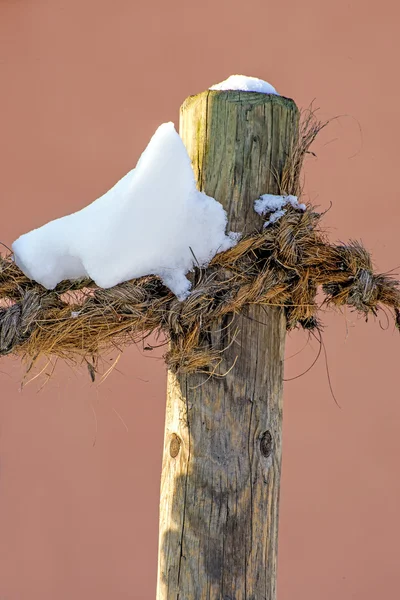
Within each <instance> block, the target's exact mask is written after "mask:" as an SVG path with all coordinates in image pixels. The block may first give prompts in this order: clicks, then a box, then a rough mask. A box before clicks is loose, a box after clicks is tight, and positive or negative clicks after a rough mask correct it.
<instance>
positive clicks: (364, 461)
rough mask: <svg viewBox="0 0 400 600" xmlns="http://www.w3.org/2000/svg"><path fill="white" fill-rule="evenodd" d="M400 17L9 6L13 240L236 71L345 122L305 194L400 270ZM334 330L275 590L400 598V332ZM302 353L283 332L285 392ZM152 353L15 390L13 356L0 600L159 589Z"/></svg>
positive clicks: (290, 457)
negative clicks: (101, 374) (97, 376)
mask: <svg viewBox="0 0 400 600" xmlns="http://www.w3.org/2000/svg"><path fill="white" fill-rule="evenodd" d="M397 6H398V5H397V3H396V2H394V1H393V2H390V1H388V0H383V1H381V2H379V3H372V4H371V6H370V7H367V3H365V2H363V1H362V0H339V1H338V2H323V1H322V2H321V0H318V1H317V0H303V1H302V2H299V1H293V0H292V1H291V2H268V1H266V0H263V1H261V0H249V1H248V2H239V1H237V0H230V1H227V0H225V1H221V0H213V1H211V0H203V2H201V3H199V2H197V3H194V2H191V1H190V0H189V1H186V2H183V1H182V0H171V1H170V2H162V1H161V0H158V1H155V2H154V1H153V2H133V1H132V0H131V1H128V0H113V2H106V1H105V0H96V1H95V0H69V1H66V0H52V1H51V2H49V1H45V0H35V1H34V2H29V1H28V0H2V1H1V3H0V85H1V94H0V190H1V224H0V239H1V241H3V242H4V243H6V244H7V245H10V243H11V242H12V241H13V240H14V239H15V238H16V237H17V236H18V235H19V234H21V233H23V232H25V231H27V230H29V229H31V228H33V227H36V226H39V225H41V224H42V223H43V222H45V221H47V220H50V219H52V218H54V217H58V216H61V215H63V214H65V213H67V212H71V211H73V210H76V209H79V208H81V207H83V206H84V205H85V204H87V203H88V202H89V201H91V200H93V199H94V198H96V197H97V196H98V195H100V194H101V193H102V192H104V191H105V190H106V189H108V188H109V187H110V186H111V185H112V184H113V183H115V181H116V180H117V179H118V178H119V177H121V176H122V175H124V174H125V173H126V172H127V171H128V170H129V169H130V168H132V167H133V166H134V165H135V163H136V160H137V158H138V157H139V155H140V152H141V151H142V150H143V148H144V147H145V144H146V142H147V141H148V139H149V138H150V136H151V135H152V133H153V132H154V130H155V128H156V127H157V126H158V125H159V124H160V123H161V122H163V121H167V120H173V121H175V123H177V122H178V109H179V106H180V104H181V102H182V101H183V100H184V99H185V97H186V96H188V95H190V94H193V93H196V92H199V91H202V90H203V89H205V88H207V87H208V86H209V85H211V84H212V83H215V82H218V81H220V80H221V79H224V78H226V77H227V76H228V75H230V74H232V73H235V72H239V73H245V74H249V75H254V76H258V77H261V78H264V79H267V80H269V81H270V82H271V83H273V85H275V86H276V87H277V89H278V90H279V91H280V92H281V93H282V94H284V95H287V96H291V97H293V98H294V99H295V100H296V102H297V103H298V105H299V106H300V107H305V106H307V105H308V104H309V103H310V102H311V101H312V100H313V99H315V105H316V106H319V107H320V114H321V117H333V116H337V115H343V116H342V117H341V118H339V119H337V120H336V121H334V122H333V123H332V125H331V126H330V128H329V129H328V130H327V131H325V132H324V133H323V134H322V135H321V137H320V139H319V140H318V142H317V143H316V145H315V148H314V150H315V151H316V153H317V157H316V158H315V157H311V156H310V158H309V160H308V162H307V166H306V192H307V195H308V199H309V200H311V201H313V202H314V203H317V204H319V205H320V206H321V207H322V208H323V209H326V208H328V207H329V206H330V203H332V208H331V209H330V211H329V212H328V213H327V215H326V218H325V223H326V224H327V226H329V227H330V229H331V235H332V239H341V240H346V239H348V238H349V237H352V238H361V239H362V240H363V241H364V243H365V244H366V245H367V247H368V248H369V249H370V250H372V251H373V253H374V256H375V260H376V264H377V265H378V266H379V268H380V269H381V270H389V269H392V268H396V267H398V265H399V264H400V244H399V235H398V220H399V217H400V214H399V209H398V194H399V192H398V161H399V152H398V140H399V138H400V121H399V116H398V115H399V108H398V107H399V104H400V85H399V78H398V59H399V41H398V18H399V11H398V9H397ZM324 322H325V324H326V330H325V332H324V336H323V339H324V344H325V348H326V352H327V356H328V358H327V360H326V359H325V356H324V353H322V354H321V357H320V359H319V360H318V362H317V363H316V365H315V366H314V367H313V369H312V370H311V371H309V372H308V373H306V374H305V375H304V376H303V377H301V378H297V379H294V380H292V381H288V382H287V383H286V387H285V423H284V461H283V482H282V494H281V529H280V554H279V583H278V590H279V599H280V600H292V599H294V598H296V600H337V599H338V598H340V600H350V599H352V600H353V599H357V600H376V599H377V598H379V599H380V598H384V599H385V600H397V599H398V597H399V586H400V575H399V571H398V570H399V556H398V554H399V552H398V540H399V534H400V527H399V524H400V517H399V502H400V483H399V481H400V479H399V467H398V465H399V451H400V439H399V427H400V402H399V392H398V372H399V367H398V365H399V362H398V360H399V348H400V338H399V336H398V334H397V332H396V331H395V330H394V327H393V325H392V324H390V325H389V326H388V325H387V321H386V319H385V315H384V314H382V315H380V319H379V320H376V321H375V322H374V321H373V320H372V321H371V322H370V323H369V324H368V325H365V324H364V323H363V322H362V321H360V320H359V319H357V318H356V317H355V316H354V315H353V314H352V313H350V312H346V313H345V314H344V315H332V314H326V315H324ZM384 329H386V330H384ZM306 343H307V337H306V336H305V335H304V334H302V333H301V332H299V333H294V334H292V335H291V336H290V339H289V343H288V352H287V354H288V360H287V362H286V377H287V378H288V379H289V378H293V377H296V375H298V374H300V373H302V372H303V371H304V370H306V369H307V367H308V366H309V365H310V364H311V363H312V361H313V359H314V357H315V356H316V353H317V351H318V344H317V343H316V341H315V340H313V339H311V341H310V343H309V344H308V345H306V346H305V347H304V349H303V350H302V351H301V352H300V354H298V355H296V356H295V357H292V358H289V357H290V355H292V354H294V353H295V352H297V351H298V350H301V349H302V347H303V346H304V344H306ZM143 354H144V353H143V351H141V349H140V348H139V349H135V348H131V349H129V350H128V351H126V352H125V353H124V354H123V356H122V357H121V359H120V360H119V362H118V364H117V366H116V368H115V369H114V370H113V371H112V373H111V374H110V375H109V377H108V378H107V379H106V380H105V381H104V382H102V383H100V382H97V383H96V384H94V385H92V384H91V383H90V381H89V378H88V375H87V373H86V372H85V371H84V370H80V371H77V372H76V371H74V370H72V369H70V368H69V367H66V366H63V365H60V364H59V365H57V368H56V370H55V373H54V375H53V377H52V379H51V380H50V381H48V382H47V383H46V381H47V377H46V373H49V372H50V370H51V368H52V367H51V365H49V366H48V367H47V368H46V369H45V370H44V372H43V374H42V375H41V376H40V377H38V378H37V379H36V380H34V381H32V382H31V383H29V384H28V385H26V387H25V388H24V389H23V390H22V391H21V390H20V381H21V378H22V374H23V372H22V370H21V367H20V365H19V363H18V361H14V360H12V359H9V358H7V359H2V360H1V363H0V370H1V373H0V390H1V392H0V600H70V599H71V598H73V599H74V600H88V599H93V600H110V599H111V598H112V599H113V600H114V599H115V600H127V599H128V598H129V599H138V600H150V599H152V598H154V597H155V581H156V553H157V527H158V514H157V513H158V490H159V476H160V461H161V448H162V436H163V419H164V393H165V369H164V366H163V363H162V362H160V361H159V360H157V359H154V358H151V357H145V356H144V355H143ZM110 364H111V363H110ZM327 365H329V375H330V381H331V385H332V388H333V390H334V394H335V396H336V399H337V401H338V403H339V404H340V406H341V408H340V409H339V408H338V407H337V406H336V404H335V402H334V400H333V397H332V394H331V391H330V386H329V381H328V372H327ZM44 383H46V385H44V387H43V388H42V389H41V387H42V386H43V384H44Z"/></svg>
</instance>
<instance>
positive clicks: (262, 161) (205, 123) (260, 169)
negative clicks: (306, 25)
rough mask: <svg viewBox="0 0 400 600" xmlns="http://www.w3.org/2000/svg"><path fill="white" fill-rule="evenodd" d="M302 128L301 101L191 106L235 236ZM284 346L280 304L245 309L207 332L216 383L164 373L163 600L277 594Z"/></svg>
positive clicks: (185, 117) (208, 171)
mask: <svg viewBox="0 0 400 600" xmlns="http://www.w3.org/2000/svg"><path fill="white" fill-rule="evenodd" d="M298 122H299V112H298V109H297V107H296V105H295V104H294V102H293V101H292V100H289V99H286V98H283V97H280V96H275V95H266V94H261V93H253V92H236V91H230V92H220V91H207V92H204V93H202V94H199V95H197V96H194V97H190V98H188V99H187V100H186V101H185V102H184V104H183V106H182V107H181V114H180V133H181V136H182V138H183V141H184V143H185V145H186V148H187V150H188V152H189V155H190V157H191V160H192V164H193V169H194V172H195V175H196V178H197V184H198V188H199V189H200V190H202V191H204V192H205V193H207V194H209V195H210V196H213V197H214V198H216V199H217V200H218V201H220V202H221V203H222V204H223V205H224V207H225V209H226V211H227V213H228V219H229V228H230V229H231V230H232V231H240V232H250V231H254V229H256V228H259V229H260V228H261V226H262V221H261V219H260V217H259V216H258V215H257V214H256V213H255V212H254V209H253V205H254V200H255V199H257V198H258V197H259V196H260V195H261V194H264V193H279V191H280V190H279V189H278V185H279V176H280V174H281V173H282V171H283V168H284V166H285V164H286V161H287V159H288V156H289V154H290V150H291V147H292V145H293V144H294V143H295V141H296V139H297V136H298ZM284 343H285V315H284V311H283V309H282V308H279V307H276V308H275V307H270V306H269V307H263V306H250V307H249V308H248V309H246V310H245V311H244V313H243V314H240V315H236V316H235V315H232V317H231V318H228V319H225V320H224V321H223V322H220V323H218V324H217V325H216V326H215V327H214V329H213V331H212V332H211V335H210V344H212V346H213V348H217V349H223V348H225V352H224V354H223V357H222V361H221V364H220V365H219V367H218V370H217V372H216V373H215V374H214V375H213V376H210V375H207V374H190V375H178V376H175V375H174V374H173V373H169V375H168V394H167V409H166V423H165V442H164V456H163V466H162V482H161V501H160V538H159V565H158V586H157V599H158V600H172V599H174V600H177V599H179V600H203V599H204V600H205V599H206V598H207V599H218V600H219V599H221V600H250V599H251V600H273V599H274V598H275V597H276V561H277V532H278V508H279V502H278V500H279V483H280V470H281V431H282V373H283V356H284ZM233 365H234V366H233ZM232 367H233V368H232Z"/></svg>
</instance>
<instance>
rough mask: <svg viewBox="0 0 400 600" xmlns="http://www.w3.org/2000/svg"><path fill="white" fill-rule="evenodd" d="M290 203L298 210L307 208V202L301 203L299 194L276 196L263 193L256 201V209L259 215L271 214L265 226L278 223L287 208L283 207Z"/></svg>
mask: <svg viewBox="0 0 400 600" xmlns="http://www.w3.org/2000/svg"><path fill="white" fill-rule="evenodd" d="M288 204H290V205H291V206H293V208H296V209H298V210H303V211H304V210H306V205H305V204H300V203H299V201H298V199H297V196H276V195H275V194H263V195H262V196H260V198H258V200H256V201H255V202H254V210H255V211H256V213H258V214H259V215H261V216H263V215H265V214H269V213H270V216H269V219H268V221H266V222H265V223H264V227H268V225H271V223H276V221H278V220H279V219H280V218H281V217H283V215H284V214H285V213H286V210H285V209H284V208H283V207H284V206H287V205H288Z"/></svg>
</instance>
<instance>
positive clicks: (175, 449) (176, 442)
mask: <svg viewBox="0 0 400 600" xmlns="http://www.w3.org/2000/svg"><path fill="white" fill-rule="evenodd" d="M181 444H182V440H181V438H180V437H179V436H178V435H176V433H173V434H172V435H171V441H170V443H169V453H170V455H171V457H172V458H176V457H177V456H178V454H179V450H180V448H181Z"/></svg>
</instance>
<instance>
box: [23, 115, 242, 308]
mask: <svg viewBox="0 0 400 600" xmlns="http://www.w3.org/2000/svg"><path fill="white" fill-rule="evenodd" d="M226 223H227V219H226V213H225V211H224V209H223V208H222V205H221V204H219V202H217V201H216V200H214V199H213V198H210V197H209V196H206V195H205V194H203V193H201V192H198V191H197V189H196V184H195V179H194V174H193V170H192V166H191V163H190V158H189V156H188V154H187V151H186V148H185V146H184V145H183V142H182V140H181V138H180V137H179V135H178V133H177V132H176V131H175V129H174V125H173V123H164V124H163V125H161V126H160V127H159V128H158V129H157V131H156V133H155V134H154V136H153V137H152V139H151V140H150V143H149V145H148V146H147V148H146V150H145V151H144V153H143V154H142V156H141V157H140V159H139V162H138V164H137V166H136V169H134V170H132V171H130V172H129V173H128V174H127V175H125V177H123V178H122V179H121V180H120V181H119V182H118V183H117V184H116V185H115V186H114V187H113V188H111V190H109V191H108V192H107V193H106V194H104V195H103V196H101V197H100V198H98V199H97V200H95V201H94V202H93V203H92V204H89V206H87V207H85V208H83V209H82V210H80V211H79V212H76V213H73V214H71V215H68V216H66V217H63V218H61V219H56V220H55V221H51V222H50V223H47V224H46V225H43V226H42V227H40V228H39V229H35V230H33V231H31V232H29V233H27V234H25V235H22V236H21V237H20V238H18V239H17V240H16V241H15V242H14V243H13V245H12V249H13V252H14V259H15V262H16V263H17V265H18V266H19V267H20V268H21V270H22V271H23V272H24V273H25V275H27V276H28V277H29V278H31V279H34V280H35V281H37V282H39V283H41V284H42V285H43V286H44V287H46V288H47V289H53V288H54V287H55V286H56V285H57V284H58V283H59V282H60V281H62V280H64V279H77V278H80V277H87V276H89V277H90V278H91V279H93V280H94V281H95V283H96V284H97V285H98V286H99V287H102V288H110V287H112V286H114V285H116V284H118V283H122V282H123V281H128V280H129V279H133V278H136V277H141V276H143V275H158V276H160V277H161V279H162V280H163V282H164V283H165V285H167V286H168V287H169V288H170V289H171V291H172V292H173V293H174V294H176V295H177V296H178V297H179V298H180V299H183V298H185V297H186V296H187V294H188V292H189V289H190V282H189V281H188V279H187V278H186V277H185V275H186V274H187V273H188V272H189V271H190V270H191V269H193V266H194V264H197V265H200V266H204V265H206V264H207V263H208V262H209V261H210V260H211V258H212V257H213V256H214V255H215V254H217V253H218V252H222V251H223V250H226V249H228V248H230V247H231V246H233V245H234V244H235V240H234V236H232V237H229V236H227V235H226V234H225V229H226Z"/></svg>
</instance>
